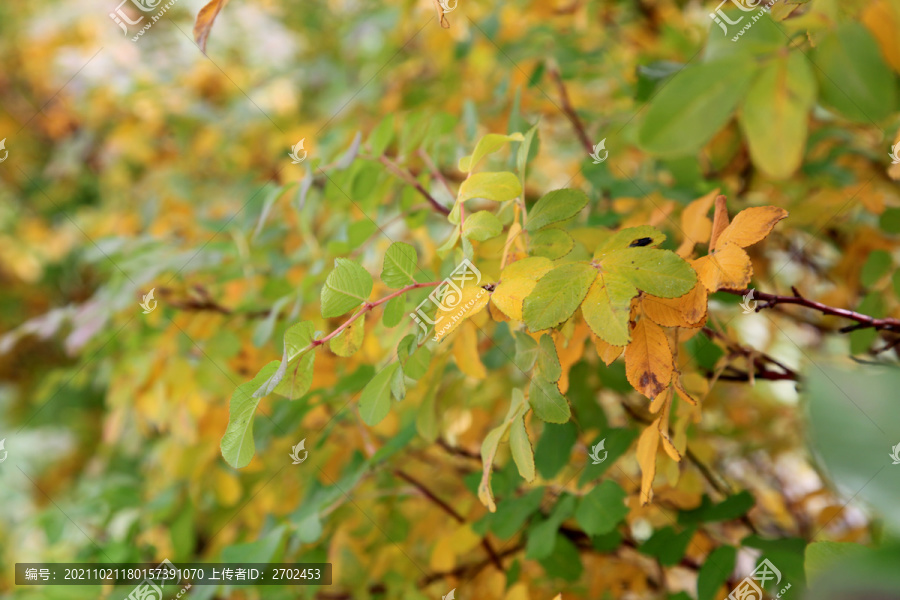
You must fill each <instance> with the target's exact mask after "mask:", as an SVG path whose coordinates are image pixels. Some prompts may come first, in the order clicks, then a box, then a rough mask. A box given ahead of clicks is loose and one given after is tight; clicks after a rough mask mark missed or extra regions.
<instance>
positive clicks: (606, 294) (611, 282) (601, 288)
mask: <svg viewBox="0 0 900 600" xmlns="http://www.w3.org/2000/svg"><path fill="white" fill-rule="evenodd" d="M637 294H638V291H637V288H635V287H634V286H633V285H631V283H629V282H628V281H626V280H625V279H624V278H623V277H620V276H616V275H613V274H604V273H600V274H599V275H597V279H596V280H595V281H594V283H593V285H591V289H590V290H589V291H588V293H587V296H585V298H584V302H583V303H582V304H581V313H582V314H583V315H584V320H585V322H586V323H587V324H588V327H590V328H591V331H593V332H594V335H596V336H597V337H599V338H600V339H602V340H604V341H605V342H607V343H608V344H612V345H613V346H626V345H628V342H630V341H631V333H630V332H629V331H628V319H629V315H630V314H631V299H632V298H634V297H635V296H637Z"/></svg>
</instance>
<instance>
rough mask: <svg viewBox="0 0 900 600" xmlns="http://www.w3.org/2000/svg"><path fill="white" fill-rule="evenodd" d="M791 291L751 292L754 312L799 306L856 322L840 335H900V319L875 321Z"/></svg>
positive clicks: (743, 294) (792, 289) (745, 291)
mask: <svg viewBox="0 0 900 600" xmlns="http://www.w3.org/2000/svg"><path fill="white" fill-rule="evenodd" d="M719 291H720V292H727V293H729V294H734V295H736V296H746V295H747V294H749V293H750V290H749V289H748V290H727V289H721V290H719ZM791 291H792V292H793V295H792V296H783V295H780V294H767V293H765V292H760V291H758V290H753V298H754V299H755V300H758V301H759V304H758V305H757V306H756V312H759V311H760V310H762V309H764V308H772V307H774V306H778V305H779V304H797V305H799V306H804V307H806V308H811V309H812V310H816V311H819V312H820V313H822V314H823V315H828V316H831V317H841V318H844V319H849V320H851V321H855V322H856V323H855V324H854V325H849V326H847V327H844V328H843V329H840V330H838V331H839V332H840V333H847V332H850V331H856V330H857V329H875V330H876V331H893V332H898V333H900V319H894V318H890V317H886V318H883V319H876V318H875V317H871V316H869V315H864V314H862V313H858V312H856V311H852V310H848V309H846V308H837V307H834V306H828V305H827V304H822V303H821V302H816V301H815V300H810V299H808V298H805V297H803V296H802V295H801V294H800V292H798V291H797V288H794V287H792V288H791Z"/></svg>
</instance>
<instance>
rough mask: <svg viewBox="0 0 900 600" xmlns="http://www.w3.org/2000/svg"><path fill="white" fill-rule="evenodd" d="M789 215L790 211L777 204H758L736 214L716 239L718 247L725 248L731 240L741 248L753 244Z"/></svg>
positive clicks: (763, 237)
mask: <svg viewBox="0 0 900 600" xmlns="http://www.w3.org/2000/svg"><path fill="white" fill-rule="evenodd" d="M787 216H788V212H787V211H786V210H784V209H783V208H779V207H777V206H756V207H753V208H747V209H744V210H742V211H741V212H739V213H738V214H737V215H735V217H734V220H732V221H731V224H730V225H729V226H728V227H726V228H725V230H724V231H722V234H721V235H720V236H719V238H718V239H717V240H716V245H715V247H716V248H724V246H725V245H726V244H728V243H729V242H731V243H732V244H735V245H737V246H740V247H741V248H746V247H747V246H752V245H753V244H755V243H756V242H759V241H761V240H763V239H765V237H766V236H767V235H769V233H770V232H771V231H772V228H774V227H775V225H776V224H777V223H778V221H780V220H782V219H784V218H785V217H787Z"/></svg>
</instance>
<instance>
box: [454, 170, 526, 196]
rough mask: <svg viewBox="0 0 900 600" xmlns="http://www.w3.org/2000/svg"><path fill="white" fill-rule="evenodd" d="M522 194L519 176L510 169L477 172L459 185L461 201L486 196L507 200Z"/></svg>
mask: <svg viewBox="0 0 900 600" xmlns="http://www.w3.org/2000/svg"><path fill="white" fill-rule="evenodd" d="M521 194H522V185H521V184H520V183H519V178H518V177H516V176H515V174H514V173H510V172H509V171H500V172H488V173H475V174H474V175H470V176H469V178H468V179H466V180H465V181H463V182H462V184H461V185H460V186H459V201H460V202H465V201H466V200H471V199H472V198H484V199H485V200H493V201H494V202H506V201H507V200H512V199H513V198H516V197H518V196H519V195H521Z"/></svg>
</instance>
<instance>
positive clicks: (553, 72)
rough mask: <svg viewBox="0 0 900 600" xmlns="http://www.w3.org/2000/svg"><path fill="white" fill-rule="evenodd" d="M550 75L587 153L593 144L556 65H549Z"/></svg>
mask: <svg viewBox="0 0 900 600" xmlns="http://www.w3.org/2000/svg"><path fill="white" fill-rule="evenodd" d="M549 72H550V77H552V78H553V81H554V82H555V83H556V87H557V89H558V90H559V97H560V102H562V111H563V112H564V113H565V114H566V117H567V118H568V119H569V121H570V122H571V123H572V127H574V128H575V135H577V136H578V141H580V142H581V145H582V146H583V147H584V149H585V150H586V151H587V152H588V154H590V153H592V152H593V151H594V146H593V144H591V139H590V138H589V137H588V134H587V130H585V128H584V123H582V122H581V119H580V118H579V117H578V113H577V112H576V111H575V108H574V107H573V106H572V102H571V101H570V100H569V92H568V91H566V85H565V84H564V83H563V80H562V76H560V74H559V70H558V69H557V68H556V67H550V69H549Z"/></svg>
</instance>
